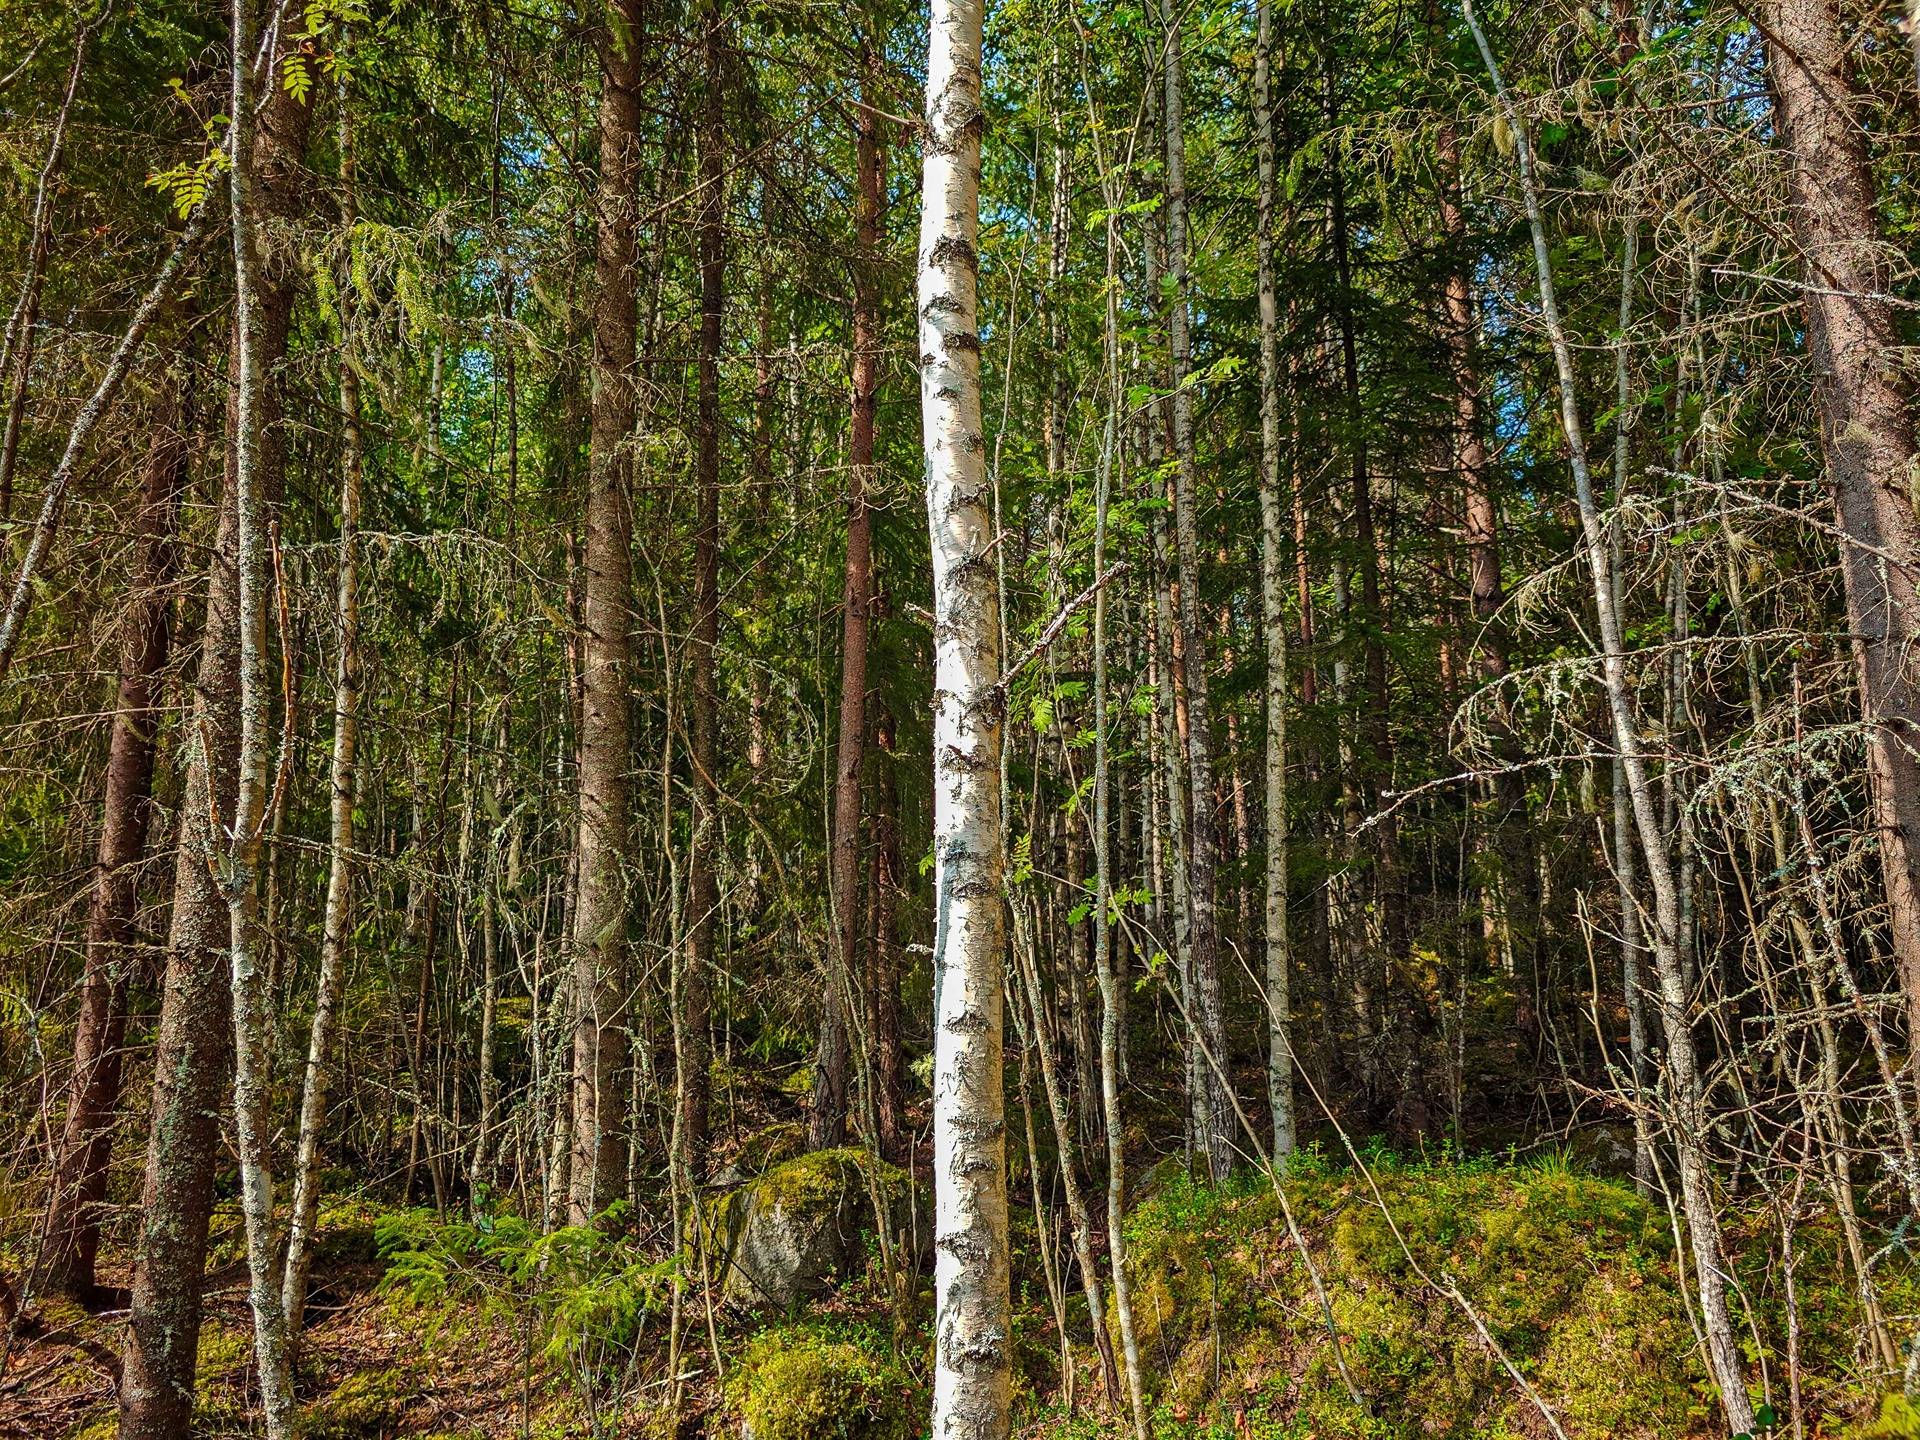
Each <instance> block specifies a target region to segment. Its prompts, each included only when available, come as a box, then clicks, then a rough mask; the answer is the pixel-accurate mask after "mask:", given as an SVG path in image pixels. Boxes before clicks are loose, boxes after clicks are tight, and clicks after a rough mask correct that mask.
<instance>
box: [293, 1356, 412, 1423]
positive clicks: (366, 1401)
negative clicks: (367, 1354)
mask: <svg viewBox="0 0 1920 1440" xmlns="http://www.w3.org/2000/svg"><path fill="white" fill-rule="evenodd" d="M419 1393H420V1389H419V1386H418V1384H417V1383H416V1382H415V1380H414V1379H413V1377H412V1376H411V1375H409V1374H408V1373H407V1372H406V1371H404V1370H399V1369H389V1370H361V1371H359V1372H357V1373H355V1374H353V1375H349V1376H348V1377H347V1378H346V1379H345V1380H343V1381H341V1382H340V1384H339V1386H338V1388H336V1389H335V1390H334V1392H333V1393H332V1394H331V1395H329V1396H327V1398H326V1399H324V1400H322V1401H321V1402H320V1403H319V1404H317V1405H315V1406H314V1407H313V1410H312V1411H311V1412H310V1413H309V1414H308V1416H307V1418H306V1422H305V1424H304V1425H303V1426H302V1427H301V1434H302V1436H303V1437H305V1440H363V1437H374V1436H385V1435H389V1434H392V1433H394V1432H395V1431H396V1430H397V1428H398V1427H399V1424H400V1420H401V1417H402V1416H404V1415H405V1414H406V1412H407V1409H408V1407H409V1406H411V1405H412V1404H413V1402H414V1400H415V1399H416V1398H417V1397H418V1395H419Z"/></svg>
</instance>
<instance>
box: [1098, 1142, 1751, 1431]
mask: <svg viewBox="0 0 1920 1440" xmlns="http://www.w3.org/2000/svg"><path fill="white" fill-rule="evenodd" d="M1376 1178H1377V1183H1378V1185H1379V1188H1380V1194H1381V1196H1382V1198H1383V1199H1384V1200H1385V1203H1386V1205H1387V1207H1388V1209H1390V1210H1391V1212H1392V1215H1393V1219H1394V1222H1395V1224H1397V1226H1398V1228H1399V1231H1400V1234H1401V1235H1402V1236H1404V1237H1405V1240H1406V1245H1407V1248H1408V1249H1410V1250H1411V1251H1412V1254H1413V1261H1410V1260H1409V1258H1408V1255H1407V1251H1406V1250H1403V1249H1402V1247H1401V1243H1400V1240H1399V1239H1398V1238H1396V1237H1395V1234H1394V1230H1393V1228H1392V1227H1391V1226H1389V1224H1388V1223H1387V1220H1386V1218H1385V1217H1384V1216H1383V1215H1382V1214H1381V1211H1380V1207H1379V1204H1378V1203H1376V1201H1375V1199H1374V1194H1373V1190H1372V1188H1371V1187H1370V1186H1369V1185H1368V1184H1367V1182H1366V1180H1365V1179H1364V1178H1363V1177H1361V1176H1358V1175H1355V1174H1351V1173H1346V1172H1337V1173H1335V1172H1328V1171H1327V1170H1325V1169H1324V1168H1319V1169H1315V1168H1313V1167H1306V1168H1305V1169H1304V1170H1303V1172H1302V1173H1299V1174H1296V1175H1295V1176H1293V1177H1291V1178H1289V1179H1288V1180H1287V1181H1286V1182H1285V1186H1286V1190H1287V1198H1288V1201H1289V1203H1290V1204H1291V1206H1292V1208H1293V1210H1294V1213H1295V1216H1296V1218H1297V1220H1298V1222H1299V1225H1300V1227H1301V1230H1302V1232H1303V1233H1304V1235H1305V1236H1306V1238H1307V1243H1308V1246H1309V1249H1310V1251H1311V1253H1312V1256H1313V1259H1314V1262H1315V1264H1316V1266H1317V1267H1318V1269H1319V1272H1320V1275H1321V1277H1322V1279H1323V1280H1324V1282H1325V1284H1326V1288H1327V1292H1328V1298H1329V1301H1330V1303H1331V1306H1332V1310H1333V1322H1334V1329H1335V1330H1336V1331H1337V1332H1338V1334H1339V1335H1340V1337H1341V1355H1342V1357H1343V1358H1344V1360H1345V1362H1346V1366H1347V1369H1348V1371H1349V1373H1350V1374H1351V1375H1352V1376H1353V1379H1354V1382H1355V1385H1356V1387H1357V1388H1358V1390H1359V1391H1360V1393H1361V1395H1362V1396H1363V1397H1364V1398H1365V1401H1366V1406H1365V1408H1364V1409H1363V1408H1362V1407H1361V1406H1358V1405H1355V1404H1354V1403H1353V1401H1352V1400H1351V1399H1350V1397H1349V1396H1348V1394H1347V1391H1346V1387H1345V1385H1344V1383H1343V1382H1342V1379H1341V1376H1340V1372H1339V1366H1338V1364H1337V1362H1336V1358H1335V1354H1334V1350H1333V1345H1332V1343H1331V1341H1330V1340H1329V1338H1328V1335H1327V1327H1326V1323H1325V1321H1324V1319H1323V1317H1322V1314H1321V1311H1320V1307H1319V1304H1318V1302H1317V1300H1316V1299H1315V1297H1314V1294H1313V1290H1312V1285H1311V1281H1310V1278H1309V1276H1308V1273H1307V1269H1306V1266H1305V1265H1304V1264H1302V1262H1301V1259H1300V1255H1299V1252H1298V1250H1297V1249H1296V1248H1295V1247H1294V1245H1293V1243H1292V1241H1291V1239H1290V1238H1289V1235H1288V1231H1287V1227H1286V1224H1285V1221H1284V1218H1283V1216H1282V1215H1281V1212H1280V1207H1279V1204H1278V1202H1277V1200H1276V1199H1275V1198H1274V1196H1273V1194H1272V1189H1271V1186H1270V1184H1269V1183H1268V1181H1267V1180H1266V1179H1265V1178H1264V1177H1263V1176H1257V1175H1256V1176H1250V1177H1235V1179H1234V1180H1233V1181H1231V1182H1229V1183H1228V1184H1227V1185H1224V1186H1222V1187H1218V1188H1214V1187H1208V1186H1203V1185H1196V1184H1189V1183H1186V1182H1185V1181H1184V1180H1182V1179H1181V1178H1180V1177H1178V1176H1175V1177H1172V1179H1171V1181H1170V1183H1169V1184H1168V1185H1167V1186H1166V1188H1165V1189H1164V1190H1163V1191H1162V1192H1161V1193H1160V1195H1159V1196H1158V1197H1157V1198H1155V1199H1152V1200H1150V1201H1148V1202H1146V1203H1144V1204H1142V1205H1141V1206H1140V1207H1139V1208H1138V1209H1137V1210H1136V1211H1135V1212H1134V1214H1133V1216H1132V1217H1131V1219H1130V1220H1129V1223H1128V1227H1127V1228H1128V1232H1129V1239H1130V1241H1131V1244H1132V1250H1133V1272H1134V1282H1133V1295H1132V1301H1133V1318H1134V1329H1135V1334H1136V1336H1137V1338H1138V1342H1139V1345H1140V1352H1141V1359H1142V1361H1143V1362H1144V1368H1145V1369H1146V1371H1147V1374H1148V1376H1149V1378H1150V1383H1151V1386H1152V1392H1153V1398H1154V1400H1155V1402H1156V1403H1157V1405H1158V1406H1159V1408H1160V1409H1161V1411H1162V1412H1163V1413H1164V1415H1165V1416H1166V1417H1167V1419H1168V1421H1169V1423H1170V1429H1171V1430H1172V1432H1173V1433H1186V1428H1185V1427H1189V1426H1194V1425H1199V1426H1201V1427H1202V1428H1204V1425H1205V1424H1207V1423H1223V1422H1224V1423H1230V1424H1236V1425H1237V1424H1241V1423H1243V1422H1245V1423H1248V1424H1251V1425H1252V1428H1253V1430H1254V1432H1255V1433H1264V1432H1263V1429H1262V1427H1263V1426H1264V1427H1271V1428H1273V1429H1274V1430H1275V1431H1276V1432H1277V1433H1283V1434H1289V1435H1290V1434H1295V1433H1300V1434H1305V1433H1308V1432H1309V1431H1310V1432H1312V1433H1313V1434H1315V1435H1317V1436H1320V1437H1323V1440H1331V1437H1336V1436H1341V1437H1347V1436H1351V1437H1356V1440H1357V1437H1369V1440H1373V1437H1379V1440H1415V1437H1419V1440H1426V1437H1454V1440H1470V1437H1471V1440H1482V1437H1498V1436H1514V1437H1518V1436H1529V1435H1535V1434H1539V1433H1544V1431H1543V1430H1542V1422H1541V1417H1540V1415H1539V1413H1538V1411H1537V1410H1536V1409H1535V1408H1534V1406H1533V1404H1532V1402H1531V1401H1530V1400H1529V1399H1528V1398H1527V1396H1526V1394H1525V1393H1524V1391H1523V1390H1522V1389H1521V1387H1519V1386H1517V1385H1515V1384H1514V1383H1513V1381H1512V1378H1511V1376H1510V1375H1509V1374H1508V1373H1507V1371H1506V1370H1505V1368H1504V1366H1503V1365H1502V1364H1501V1362H1500V1360H1499V1359H1498V1357H1496V1356H1495V1355H1494V1354H1493V1353H1492V1351H1491V1350H1490V1349H1489V1347H1488V1346H1487V1345H1486V1343H1485V1341H1484V1340H1482V1339H1481V1337H1480V1335H1479V1333H1478V1331H1477V1329H1476V1327H1475V1325H1474V1322H1473V1321H1472V1320H1471V1319H1470V1318H1469V1317H1468V1316H1467V1315H1466V1314H1465V1313H1464V1311H1463V1310H1462V1308H1461V1307H1460V1305H1459V1304H1458V1303H1456V1302H1455V1301H1454V1300H1453V1299H1451V1298H1450V1297H1448V1296H1447V1295H1445V1294H1442V1293H1440V1292H1439V1291H1438V1290H1437V1289H1436V1288H1435V1286H1434V1285H1433V1284H1431V1283H1429V1281H1428V1280H1427V1279H1423V1278H1422V1275H1421V1272H1422V1271H1424V1272H1425V1275H1426V1276H1428V1277H1438V1276H1441V1275H1448V1276H1451V1277H1453V1280H1454V1282H1455V1283H1457V1285H1458V1286H1459V1289H1460V1291H1461V1292H1462V1293H1463V1294H1464V1295H1466V1296H1467V1297H1468V1299H1469V1300H1470V1302H1471V1303H1472V1305H1473V1307H1474V1309H1475V1311H1476V1312H1477V1314H1478V1316H1479V1317H1480V1319H1481V1320H1482V1321H1483V1322H1484V1323H1485V1324H1486V1325H1487V1327H1488V1328H1489V1330H1491V1332H1492V1333H1493V1334H1494V1335H1495V1336H1496V1337H1497V1338H1498V1340H1499V1342H1500V1345H1501V1347H1502V1348H1503V1349H1504V1350H1505V1351H1506V1352H1507V1354H1508V1355H1509V1356H1510V1357H1511V1358H1512V1360H1513V1361H1514V1363H1515V1364H1516V1365H1517V1366H1518V1367H1519V1368H1520V1369H1521V1371H1522V1372H1523V1373H1524V1374H1526V1375H1527V1377H1528V1380H1529V1382H1530V1383H1531V1384H1532V1386H1533V1387H1534V1388H1535V1389H1536V1390H1537V1391H1538V1392H1539V1393H1540V1394H1541V1395H1542V1396H1543V1397H1544V1399H1545V1400H1546V1401H1547V1403H1548V1404H1549V1405H1551V1406H1552V1407H1553V1409H1554V1411H1555V1414H1556V1416H1557V1417H1558V1420H1559V1422H1560V1424H1561V1425H1562V1427H1564V1429H1565V1431H1566V1433H1567V1434H1568V1436H1569V1437H1571V1440H1602V1437H1607V1440H1616V1437H1617V1440H1656V1437H1657V1440H1681V1437H1703V1440H1704V1437H1707V1436H1714V1435H1718V1434H1720V1433H1721V1432H1720V1431H1719V1429H1718V1427H1717V1425H1716V1423H1715V1422H1716V1416H1717V1407H1715V1406H1714V1405H1713V1403H1712V1393H1713V1392H1712V1389H1711V1386H1710V1384H1709V1383H1708V1381H1707V1377H1706V1376H1705V1374H1704V1372H1703V1371H1702V1369H1701V1365H1700V1362H1699V1360H1698V1358H1697V1356H1696V1354H1695V1348H1694V1346H1693V1343H1692V1336H1691V1333H1690V1331H1689V1330H1688V1327H1687V1321H1686V1312H1685V1310H1684V1308H1683V1307H1682V1302H1681V1296H1680V1292H1679V1288H1678V1285H1677V1282H1676V1280H1675V1277H1674V1275H1673V1271H1672V1239H1671V1236H1670V1234H1669V1233H1668V1231H1667V1226H1666V1223H1665V1216H1664V1215H1661V1214H1658V1213H1657V1212H1655V1211H1654V1210H1653V1208H1652V1207H1650V1206H1649V1205H1648V1204H1647V1203H1646V1202H1645V1201H1644V1200H1643V1199H1642V1198H1641V1197H1640V1196H1639V1195H1638V1194H1636V1193H1635V1192H1634V1191H1633V1189H1632V1187H1631V1186H1628V1185H1622V1184H1619V1183H1616V1182H1614V1181H1611V1180H1604V1179H1599V1178H1597V1177H1593V1176H1589V1175H1582V1174H1578V1173H1574V1172H1572V1171H1570V1170H1568V1169H1567V1168H1566V1167H1565V1166H1564V1164H1558V1163H1556V1164H1538V1165H1531V1166H1490V1165H1460V1166H1452V1165H1435V1166H1422V1167H1417V1168H1414V1167H1407V1168H1400V1167H1396V1166H1394V1165H1392V1164H1390V1163H1385V1164H1381V1165H1379V1166H1377V1167H1376ZM1414 1261H1417V1262H1418V1264H1417V1267H1416V1265H1415V1263H1413V1262H1414Z"/></svg>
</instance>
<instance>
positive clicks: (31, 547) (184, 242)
mask: <svg viewBox="0 0 1920 1440" xmlns="http://www.w3.org/2000/svg"><path fill="white" fill-rule="evenodd" d="M209 211H210V207H209V206H207V205H201V206H200V207H199V208H198V209H196V210H195V211H194V212H193V215H192V217H191V218H190V219H189V220H188V221H187V228H186V229H185V230H184V231H182V232H181V234H180V238H179V239H177V240H175V241H174V243H173V249H172V250H171V251H170V252H168V255H167V258H166V261H165V263H163V264H162V265H161V267H160V273H159V274H158V275H156V276H154V279H153V284H152V285H151V286H150V287H149V288H148V290H147V293H146V295H145V296H143V297H142V298H141V301H140V305H139V308H138V309H136V310H135V311H134V312H133V318H132V319H131V320H129V321H128V322H127V329H126V333H125V334H123V335H122V336H121V337H120V343H119V345H117V346H116V347H114V352H113V357H112V358H111V359H110V360H109V361H108V362H107V368H106V370H105V372H104V373H102V375H101V376H100V383H99V384H98V385H96V386H95V387H94V390H93V393H92V394H91V395H89V396H88V397H87V402H86V404H84V405H82V406H81V407H80V413H79V414H78V415H76V416H74V420H73V426H72V428H71V429H70V430H69V431H68V432H67V444H66V449H65V450H64V451H62V453H61V456H60V463H59V464H58V465H56V466H55V467H54V471H53V474H52V475H51V476H50V477H48V480H47V488H46V490H45V491H44V492H43V493H42V495H41V497H40V513H39V515H37V516H36V517H35V518H34V522H33V538H32V539H30V540H29V541H28V542H27V549H26V553H25V554H24V555H23V556H21V559H20V569H19V571H18V573H17V574H16V575H15V576H14V580H13V589H12V592H11V594H10V595H9V596H8V599H7V608H6V610H5V612H4V613H0V681H4V680H5V679H6V678H7V674H8V672H9V671H10V670H11V669H12V667H13V657H14V655H15V653H16V652H17V651H18V649H19V645H20V636H21V632H22V630H23V628H24V627H25V624H26V618H27V609H28V607H29V606H30V605H31V604H32V603H33V595H34V590H35V584H34V582H35V580H36V579H37V578H38V576H39V574H40V567H41V565H42V564H44V563H45V561H46V558H47V554H48V552H49V551H50V550H51V549H52V548H53V535H54V531H56V530H57V529H59V527H60V514H61V511H62V510H63V509H64V508H65V506H66V500H67V489H68V487H69V486H70V485H71V484H72V482H73V477H74V474H75V472H76V470H77V469H78V468H79V464H80V457H81V455H82V454H83V453H84V452H85V450H86V446H87V442H88V441H89V440H91V439H92V438H93V432H94V431H95V430H96V429H98V428H99V426H100V422H101V421H102V420H104V419H106V418H107V416H108V415H109V414H110V413H111V412H112V410H113V402H114V401H115V400H116V399H117V398H118V397H119V394H120V387H121V386H122V385H123V384H125V382H126V378H127V375H128V374H129V373H130V372H131V371H132V369H133V361H134V357H135V356H136V355H137V354H138V353H139V350H140V344H141V342H142V341H143V340H145V339H146V336H147V331H148V330H149V329H150V328H151V327H152V325H153V322H154V320H155V319H156V318H158V316H159V314H160V312H161V310H162V308H163V307H164V306H165V305H166V303H167V301H168V300H169V299H170V298H171V297H172V295H173V290H174V287H175V286H176V285H177V284H179V282H180V277H181V276H182V275H183V274H184V273H185V272H186V267H187V260H188V257H189V256H190V255H191V254H192V253H193V249H194V247H195V246H196V245H197V244H199V241H200V237H201V235H202V234H203V233H205V231H206V228H207V220H208V215H209Z"/></svg>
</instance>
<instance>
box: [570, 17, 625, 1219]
mask: <svg viewBox="0 0 1920 1440" xmlns="http://www.w3.org/2000/svg"><path fill="white" fill-rule="evenodd" d="M642 9H643V7H642V0H610V4H609V7H608V14H609V23H608V25H607V28H606V30H605V31H604V32H603V33H602V34H601V36H600V42H599V43H600V76H601V92H600V189H599V194H598V196H597V201H596V216H595V221H596V225H597V229H598V240H597V250H596V254H595V258H594V286H595V292H596V298H595V301H594V314H593V379H594V383H593V416H592V422H591V430H590V433H589V440H588V457H589V459H588V476H587V538H586V553H585V567H584V568H585V571H586V580H585V611H584V628H585V636H584V658H583V664H582V675H581V681H582V690H583V703H582V706H581V722H580V732H579V737H580V738H579V746H580V829H579V841H578V846H579V848H578V852H577V854H578V859H577V864H578V867H579V873H578V894H579V899H578V901H577V903H576V904H575V906H574V913H573V1005H574V1021H573V1158H572V1166H571V1185H570V1190H569V1201H568V1214H569V1217H570V1218H571V1220H572V1223H573V1224H575V1225H585V1224H588V1223H590V1222H591V1221H592V1220H593V1218H594V1217H595V1216H596V1215H598V1214H599V1213H600V1212H601V1211H602V1210H604V1209H606V1207H607V1206H608V1205H610V1204H611V1203H612V1202H613V1201H615V1200H616V1199H618V1198H619V1197H620V1196H621V1195H623V1194H624V1193H625V1191H626V1151H625V1141H626V1123H625V1121H626V1118H627V1117H625V1116H624V1115H623V1114H622V1113H621V1112H622V1109H623V1108H624V1107H623V1104H622V1100H623V1092H622V1088H621V1087H622V1082H623V1079H624V1071H625V1069H626V1064H627V1049H628V1046H627V1026H628V1021H629V1014H630V1012H629V1008H628V1004H627V983H628V982H627V891H626V877H625V874H624V870H623V865H624V861H625V858H626V850H627V837H628V829H629V824H630V820H629V816H628V808H629V807H628V785H627V771H628V767H629V765H630V763H631V762H630V757H629V755H628V748H629V740H630V724H631V722H630V719H629V711H628V704H627V685H628V671H629V669H630V666H631V661H632V653H631V650H632V647H631V642H630V640H629V632H630V629H631V623H632V622H631V608H632V590H633V557H632V553H631V552H632V545H633V511H632V509H631V504H630V500H629V495H628V486H627V478H628V471H629V468H630V466H631V452H630V450H629V444H630V442H631V439H632V433H633V428H634V391H633V384H634V375H633V369H634V360H635V348H636V333H637V324H638V321H637V316H636V311H635V308H634V281H633V275H634V265H635V263H636V259H637V254H636V239H635V227H636V224H637V216H636V208H637V199H638V197H637V195H636V193H635V192H636V185H637V182H638V177H639V173H640V134H641V126H642V110H641V104H642V99H643V95H642V83H643V82H642V79H641V74H640V27H641V21H642Z"/></svg>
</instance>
